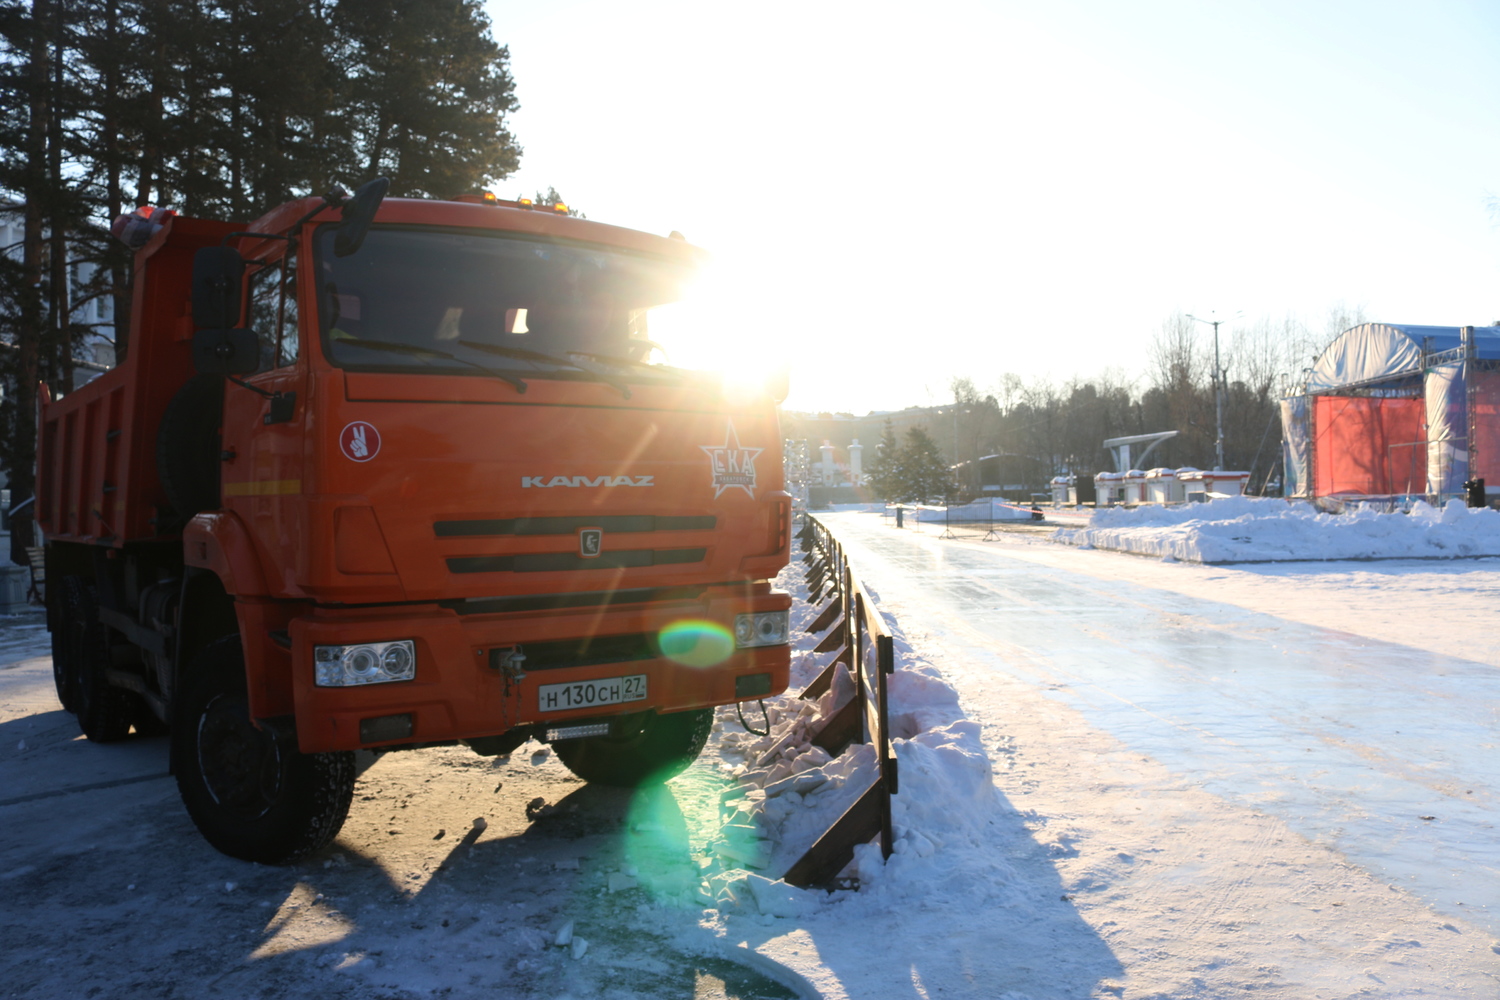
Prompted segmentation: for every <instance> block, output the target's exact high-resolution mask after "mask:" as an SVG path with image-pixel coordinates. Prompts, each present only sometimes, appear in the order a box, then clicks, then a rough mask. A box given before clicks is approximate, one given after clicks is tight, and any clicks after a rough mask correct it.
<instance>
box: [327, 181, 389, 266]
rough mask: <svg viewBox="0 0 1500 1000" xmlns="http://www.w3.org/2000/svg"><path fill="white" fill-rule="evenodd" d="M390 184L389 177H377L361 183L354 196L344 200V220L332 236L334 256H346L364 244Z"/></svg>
mask: <svg viewBox="0 0 1500 1000" xmlns="http://www.w3.org/2000/svg"><path fill="white" fill-rule="evenodd" d="M390 186H391V179H390V178H389V177H377V178H375V179H374V180H373V181H370V182H369V183H368V184H364V185H361V186H360V189H359V190H358V191H356V192H354V197H352V198H350V199H349V200H348V201H346V202H344V220H343V221H342V222H340V223H339V227H338V230H337V231H336V232H335V233H334V237H333V255H334V256H335V257H347V256H349V255H350V254H352V253H354V252H355V251H357V250H358V249H359V248H360V247H361V246H363V245H364V242H365V234H366V233H367V232H369V231H370V223H371V222H373V221H374V219H375V213H376V212H377V211H379V209H380V203H381V202H382V201H384V200H385V193H386V191H387V190H388V189H389V188H390Z"/></svg>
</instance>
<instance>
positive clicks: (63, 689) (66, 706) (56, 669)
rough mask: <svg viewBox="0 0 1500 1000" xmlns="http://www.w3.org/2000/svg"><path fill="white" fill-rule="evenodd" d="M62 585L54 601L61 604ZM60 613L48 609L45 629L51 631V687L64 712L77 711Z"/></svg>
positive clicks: (66, 637) (66, 635)
mask: <svg viewBox="0 0 1500 1000" xmlns="http://www.w3.org/2000/svg"><path fill="white" fill-rule="evenodd" d="M64 593H65V591H64V584H63V583H59V584H58V589H57V597H56V600H57V601H58V602H59V603H61V602H62V600H63V595H64ZM60 618H61V613H60V611H56V612H54V611H53V609H51V608H50V607H49V608H48V615H47V627H48V628H50V629H51V630H52V686H53V687H55V688H56V689H57V700H58V703H59V704H61V705H62V707H63V711H64V712H73V711H77V708H78V706H77V705H76V704H74V695H73V661H72V659H71V658H70V657H69V655H68V633H67V631H66V630H64V628H63V625H62V622H61V621H60V620H59V619H60Z"/></svg>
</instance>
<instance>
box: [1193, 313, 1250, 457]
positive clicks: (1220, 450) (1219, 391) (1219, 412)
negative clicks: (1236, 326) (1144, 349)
mask: <svg viewBox="0 0 1500 1000" xmlns="http://www.w3.org/2000/svg"><path fill="white" fill-rule="evenodd" d="M1235 315H1236V316H1238V315H1239V314H1238V313H1235ZM1188 319H1190V320H1192V321H1193V322H1195V323H1207V324H1208V325H1209V326H1212V327H1213V328H1214V411H1215V416H1216V420H1215V428H1214V429H1215V436H1214V471H1215V472H1223V471H1224V374H1225V370H1224V368H1223V367H1221V366H1220V364H1219V324H1220V323H1227V322H1229V320H1225V319H1199V318H1198V317H1197V316H1194V315H1193V314H1192V313H1188Z"/></svg>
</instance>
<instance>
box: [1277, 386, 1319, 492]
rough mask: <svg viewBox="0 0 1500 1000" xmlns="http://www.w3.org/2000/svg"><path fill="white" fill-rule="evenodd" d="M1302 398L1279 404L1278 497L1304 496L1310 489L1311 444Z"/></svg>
mask: <svg viewBox="0 0 1500 1000" xmlns="http://www.w3.org/2000/svg"><path fill="white" fill-rule="evenodd" d="M1307 400H1308V397H1306V396H1292V397H1290V398H1289V399H1283V400H1282V401H1281V457H1282V467H1283V469H1284V473H1283V474H1284V478H1285V482H1284V483H1283V484H1282V494H1281V495H1282V496H1287V497H1305V496H1307V495H1308V493H1309V491H1310V490H1311V489H1312V458H1311V456H1312V441H1311V439H1310V435H1309V433H1308V426H1307Z"/></svg>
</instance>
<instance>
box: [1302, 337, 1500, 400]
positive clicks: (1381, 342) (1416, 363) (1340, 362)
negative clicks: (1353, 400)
mask: <svg viewBox="0 0 1500 1000" xmlns="http://www.w3.org/2000/svg"><path fill="white" fill-rule="evenodd" d="M1461 344H1462V335H1461V332H1460V330H1459V328H1458V327H1456V326H1407V325H1400V326H1396V325H1392V324H1389V323H1365V324H1363V325H1362V326H1356V327H1351V328H1350V329H1348V330H1345V331H1344V332H1343V333H1341V334H1339V336H1338V338H1337V339H1336V340H1334V342H1333V343H1331V344H1329V345H1328V347H1327V348H1326V349H1325V350H1324V351H1323V353H1322V354H1320V355H1319V356H1318V360H1317V361H1316V362H1314V363H1313V368H1312V371H1311V372H1310V373H1309V374H1308V376H1307V391H1308V392H1326V391H1328V390H1330V389H1337V388H1339V387H1340V386H1346V385H1356V384H1359V383H1362V382H1372V381H1376V380H1378V379H1381V378H1386V377H1388V376H1394V375H1397V374H1400V373H1402V372H1410V373H1412V374H1413V375H1415V374H1418V373H1419V372H1420V370H1421V366H1422V351H1423V348H1424V347H1425V348H1426V349H1427V350H1429V351H1434V352H1436V351H1449V350H1453V349H1454V348H1456V347H1459V346H1460V345H1461ZM1474 350H1475V355H1476V356H1477V357H1481V358H1500V327H1493V326H1476V327H1475V328H1474Z"/></svg>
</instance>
